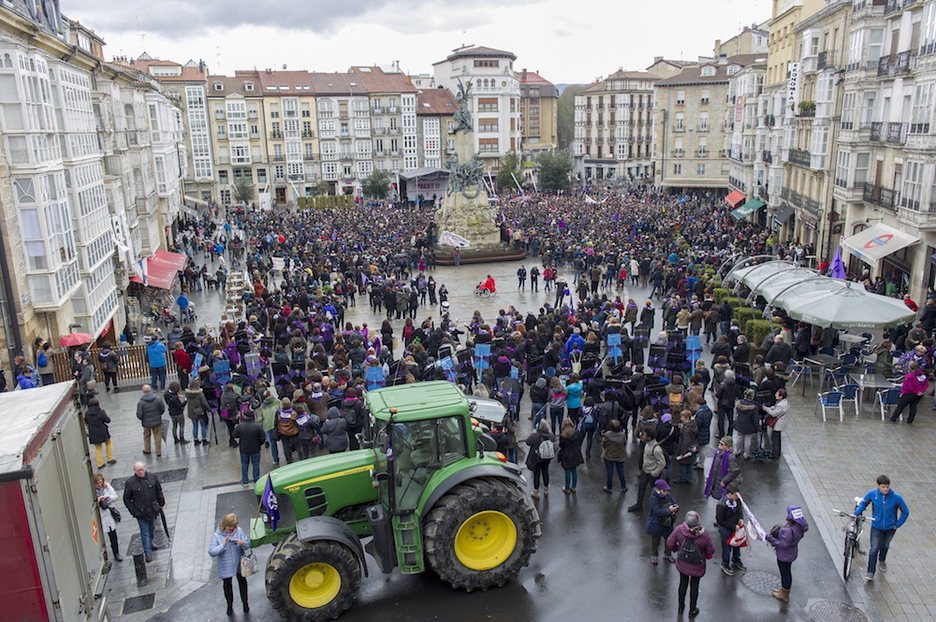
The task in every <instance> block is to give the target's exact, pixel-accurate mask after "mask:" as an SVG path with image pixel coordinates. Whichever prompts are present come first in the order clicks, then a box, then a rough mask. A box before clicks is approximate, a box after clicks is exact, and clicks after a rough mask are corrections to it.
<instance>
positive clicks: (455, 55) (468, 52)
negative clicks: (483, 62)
mask: <svg viewBox="0 0 936 622" xmlns="http://www.w3.org/2000/svg"><path fill="white" fill-rule="evenodd" d="M459 58H509V59H510V60H517V57H516V56H515V55H514V53H513V52H507V51H505V50H497V49H494V48H489V47H485V46H483V45H463V46H462V47H460V48H455V49H454V50H452V53H451V54H449V55H448V56H447V57H446V59H445V60H441V61H439V62H437V63H432V64H433V65H441V64H442V63H444V62H446V61H453V60H456V59H459Z"/></svg>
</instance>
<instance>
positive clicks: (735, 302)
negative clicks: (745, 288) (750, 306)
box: [721, 296, 747, 309]
mask: <svg viewBox="0 0 936 622" xmlns="http://www.w3.org/2000/svg"><path fill="white" fill-rule="evenodd" d="M721 301H722V304H725V303H726V302H727V303H728V304H729V305H730V306H731V308H732V309H737V308H738V307H746V306H747V303H746V302H745V300H744V298H738V297H737V296H723V297H722V300H721Z"/></svg>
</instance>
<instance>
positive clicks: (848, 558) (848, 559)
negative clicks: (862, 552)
mask: <svg viewBox="0 0 936 622" xmlns="http://www.w3.org/2000/svg"><path fill="white" fill-rule="evenodd" d="M854 559H855V539H854V538H853V537H852V535H851V534H847V535H846V536H845V563H844V565H843V566H842V578H843V579H845V580H846V581H848V577H849V576H851V569H852V562H853V561H854Z"/></svg>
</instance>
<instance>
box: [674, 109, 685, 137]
mask: <svg viewBox="0 0 936 622" xmlns="http://www.w3.org/2000/svg"><path fill="white" fill-rule="evenodd" d="M685 117H686V115H685V114H684V113H682V112H677V113H676V125H675V127H674V128H673V131H675V132H685V131H686V126H685V121H686V119H685Z"/></svg>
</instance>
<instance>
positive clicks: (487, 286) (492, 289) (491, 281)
mask: <svg viewBox="0 0 936 622" xmlns="http://www.w3.org/2000/svg"><path fill="white" fill-rule="evenodd" d="M481 289H486V290H488V291H490V292H491V293H492V294H493V293H495V292H496V291H497V287H495V285H494V277H492V276H491V275H490V274H489V275H488V276H487V280H486V281H485V282H484V283H482V284H481Z"/></svg>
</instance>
